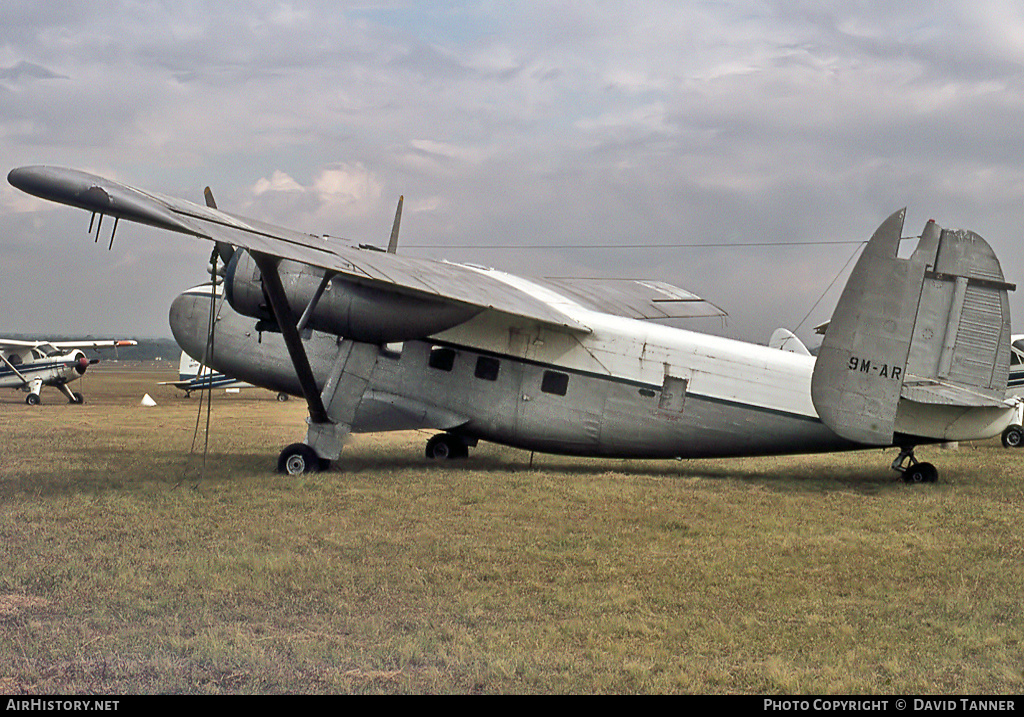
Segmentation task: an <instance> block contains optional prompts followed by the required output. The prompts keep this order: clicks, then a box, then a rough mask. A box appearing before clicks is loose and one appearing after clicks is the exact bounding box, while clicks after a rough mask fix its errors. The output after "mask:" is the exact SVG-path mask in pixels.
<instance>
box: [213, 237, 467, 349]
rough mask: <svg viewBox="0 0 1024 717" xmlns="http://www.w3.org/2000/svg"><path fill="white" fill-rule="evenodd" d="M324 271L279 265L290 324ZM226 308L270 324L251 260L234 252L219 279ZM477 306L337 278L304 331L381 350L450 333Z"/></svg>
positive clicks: (256, 269)
mask: <svg viewBox="0 0 1024 717" xmlns="http://www.w3.org/2000/svg"><path fill="white" fill-rule="evenodd" d="M325 271H326V270H324V269H321V268H319V267H315V266H310V265H308V264H302V263H299V262H294V261H282V262H280V264H279V267H278V272H279V273H280V275H281V283H282V285H283V286H284V290H285V294H286V295H287V297H288V304H289V306H290V307H291V310H292V312H293V314H294V319H293V320H295V321H298V320H299V317H300V316H301V315H302V314H303V312H304V311H305V309H306V307H307V306H308V305H309V303H310V302H311V301H312V300H313V297H314V296H315V295H316V292H317V290H318V289H319V287H320V284H321V283H322V281H323V277H324V273H325ZM224 286H225V291H226V294H227V299H228V303H230V304H231V306H232V308H233V309H234V310H235V311H237V312H238V313H240V314H243V315H245V316H251V317H252V318H255V319H262V320H264V321H274V313H273V310H272V309H271V308H270V302H269V300H268V299H267V297H266V296H265V294H264V292H263V277H262V276H261V274H260V270H259V267H258V266H257V265H256V262H255V260H253V258H252V257H251V256H250V255H249V253H248V252H246V251H244V250H241V249H239V250H237V251H236V252H235V254H234V256H233V257H232V258H231V262H230V263H229V264H228V268H227V272H226V273H225V276H224ZM480 311H482V309H480V308H479V307H477V306H468V305H465V304H461V305H460V304H452V303H450V302H445V301H438V300H434V299H431V298H429V297H424V296H422V295H413V294H402V293H399V292H398V291H391V290H384V289H378V288H376V287H373V286H370V285H367V284H360V283H358V282H357V281H356V280H354V279H351V278H348V277H345V276H341V275H337V276H334V277H333V278H331V280H330V281H329V282H327V285H326V288H325V289H324V292H323V294H322V295H321V297H320V299H319V301H318V302H317V304H316V307H315V308H314V310H313V313H312V314H311V316H310V317H309V319H308V321H307V323H306V326H307V327H309V328H312V329H316V330H318V331H325V332H328V333H332V334H337V335H339V336H344V337H345V338H348V339H352V340H353V341H363V342H366V343H374V344H384V343H392V342H399V341H411V340H413V339H421V338H425V337H427V336H430V335H432V334H435V333H438V332H440V331H444V330H446V329H450V328H452V327H453V326H458V325H459V324H461V323H463V322H465V321H468V320H469V319H471V318H473V317H474V316H476V315H477V314H478V313H480Z"/></svg>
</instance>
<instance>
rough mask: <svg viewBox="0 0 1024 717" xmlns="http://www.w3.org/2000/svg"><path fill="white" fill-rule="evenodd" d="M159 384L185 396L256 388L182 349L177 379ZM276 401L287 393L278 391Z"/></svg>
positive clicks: (284, 398) (286, 396)
mask: <svg viewBox="0 0 1024 717" xmlns="http://www.w3.org/2000/svg"><path fill="white" fill-rule="evenodd" d="M159 385H161V386H174V387H175V388H180V389H181V390H182V391H184V392H185V398H188V397H189V396H191V395H192V392H193V391H204V390H207V389H211V390H212V389H215V388H222V389H224V390H225V391H228V392H231V391H238V390H240V389H243V388H258V386H255V385H254V384H251V383H249V382H247V381H239V380H238V379H236V378H231V377H230V376H225V375H224V374H222V373H218V372H216V371H214V370H213V369H211V368H210V367H209V366H204V365H203V364H201V363H199V361H198V360H197V359H194V358H192V357H191V356H189V355H188V354H187V353H185V352H184V351H182V352H181V359H180V360H179V361H178V380H177V381H161V382H160V384H159ZM277 400H278V401H287V400H288V394H287V393H284V392H283V391H279V392H278V394H277Z"/></svg>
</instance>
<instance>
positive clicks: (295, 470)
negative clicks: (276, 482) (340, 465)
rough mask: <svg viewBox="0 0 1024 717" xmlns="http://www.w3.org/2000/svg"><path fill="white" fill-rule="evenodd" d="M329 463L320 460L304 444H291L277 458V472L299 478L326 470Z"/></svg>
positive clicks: (323, 459)
mask: <svg viewBox="0 0 1024 717" xmlns="http://www.w3.org/2000/svg"><path fill="white" fill-rule="evenodd" d="M330 467H331V462H330V461H329V460H327V459H326V458H321V457H320V456H318V455H317V454H316V451H314V450H313V449H312V448H310V447H309V446H307V445H306V444H305V443H293V444H291V445H290V446H288V447H287V448H285V449H284V450H283V451H281V455H280V456H278V458H277V472H278V473H285V474H287V475H290V476H299V475H302V474H303V473H317V472H319V471H325V470H328V469H329V468H330Z"/></svg>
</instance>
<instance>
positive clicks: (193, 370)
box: [178, 351, 199, 381]
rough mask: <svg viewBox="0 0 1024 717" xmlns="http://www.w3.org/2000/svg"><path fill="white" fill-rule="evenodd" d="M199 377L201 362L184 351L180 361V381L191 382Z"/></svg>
mask: <svg viewBox="0 0 1024 717" xmlns="http://www.w3.org/2000/svg"><path fill="white" fill-rule="evenodd" d="M198 375H199V362H198V361H196V360H195V359H194V358H192V357H191V356H189V355H188V354H187V353H185V352H184V351H182V352H181V358H180V359H179V360H178V380H179V381H191V380H192V379H194V378H195V377H196V376H198Z"/></svg>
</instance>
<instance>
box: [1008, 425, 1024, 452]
mask: <svg viewBox="0 0 1024 717" xmlns="http://www.w3.org/2000/svg"><path fill="white" fill-rule="evenodd" d="M1021 445H1024V428H1022V427H1021V426H1016V425H1014V426H1008V427H1007V428H1006V430H1004V431H1003V446H1004V447H1005V448H1020V447H1021Z"/></svg>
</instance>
